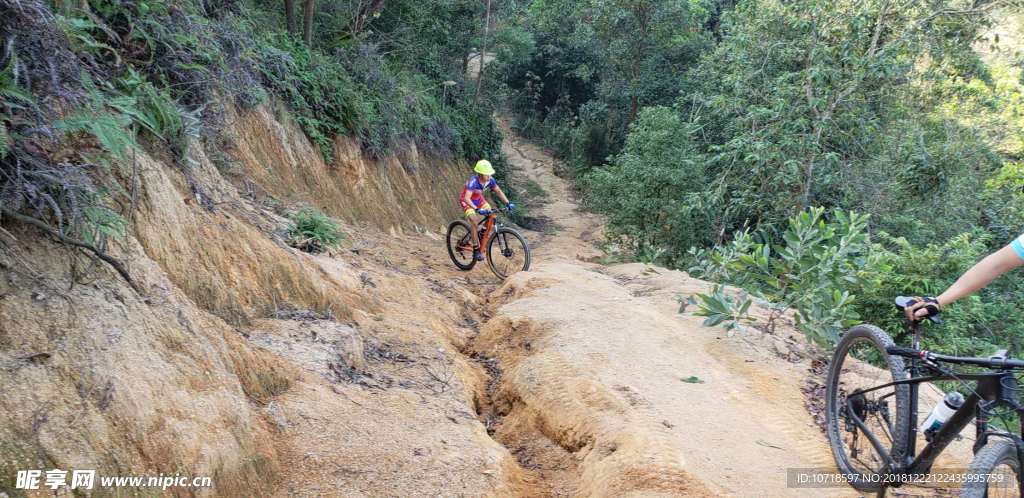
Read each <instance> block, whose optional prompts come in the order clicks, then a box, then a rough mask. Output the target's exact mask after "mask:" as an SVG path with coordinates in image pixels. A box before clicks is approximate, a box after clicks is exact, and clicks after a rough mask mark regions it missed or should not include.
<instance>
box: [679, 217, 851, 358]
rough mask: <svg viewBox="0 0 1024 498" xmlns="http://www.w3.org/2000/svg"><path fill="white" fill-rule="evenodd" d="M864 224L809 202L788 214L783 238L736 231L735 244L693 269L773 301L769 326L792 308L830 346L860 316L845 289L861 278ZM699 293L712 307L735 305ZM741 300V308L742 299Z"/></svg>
mask: <svg viewBox="0 0 1024 498" xmlns="http://www.w3.org/2000/svg"><path fill="white" fill-rule="evenodd" d="M867 224H868V218H867V216H864V215H860V214H857V213H852V212H851V213H846V212H843V211H835V212H833V213H832V215H831V219H829V220H826V219H825V210H824V209H822V208H811V209H808V210H806V211H804V212H802V213H800V214H799V215H797V216H793V217H792V218H790V219H789V226H788V227H787V229H786V231H785V232H784V233H783V234H782V240H783V242H782V243H781V244H779V245H773V244H771V243H757V242H753V241H752V240H751V239H750V238H749V237H748V236H742V237H737V238H736V240H737V241H738V242H735V243H734V244H733V247H731V248H728V247H727V248H725V249H718V250H715V251H714V252H713V253H712V254H710V255H708V256H707V257H708V258H709V259H710V260H711V261H710V262H708V261H705V262H704V264H705V266H703V267H695V268H692V269H691V273H692V274H694V275H696V276H704V274H705V273H711V274H713V275H717V276H721V277H725V278H726V279H727V281H728V282H729V283H732V284H735V285H738V286H740V287H743V288H744V289H747V290H749V291H750V292H751V293H753V294H754V295H756V296H758V297H761V298H763V299H765V300H767V301H768V302H769V303H771V306H770V312H769V316H768V319H767V322H766V323H765V324H764V326H765V328H766V330H768V331H769V332H773V331H774V329H775V326H776V322H777V320H778V319H779V318H780V317H781V316H782V315H783V313H785V312H786V311H788V310H793V311H795V312H796V315H795V316H796V326H797V328H799V329H800V330H802V331H803V332H804V333H805V334H806V335H807V337H808V338H809V339H811V340H812V341H814V342H816V343H818V344H822V345H826V346H828V345H831V344H833V343H834V342H835V340H836V339H837V338H838V337H839V333H840V332H841V331H842V330H843V329H845V328H846V327H847V326H850V325H853V324H854V323H856V321H857V319H858V318H859V316H858V314H857V312H856V311H855V309H854V307H853V306H852V304H853V300H854V295H853V294H851V293H850V292H849V291H848V290H845V289H847V288H848V287H849V286H850V285H851V284H852V283H856V282H858V281H859V279H860V278H861V275H860V273H859V270H860V269H861V268H862V263H863V261H864V258H865V255H866V254H867V253H868V250H869V244H868V236H867V231H866V229H867ZM697 297H699V298H700V299H701V300H702V301H703V302H704V303H716V306H717V308H715V309H718V308H720V309H722V310H728V309H732V308H734V307H735V306H734V305H730V303H728V302H724V301H721V299H718V298H716V295H714V294H713V295H710V296H708V295H703V294H698V296H697ZM732 304H735V303H732ZM740 306H741V308H742V309H744V310H745V306H746V304H741V305H740ZM719 311H720V310H719ZM719 314H721V313H719Z"/></svg>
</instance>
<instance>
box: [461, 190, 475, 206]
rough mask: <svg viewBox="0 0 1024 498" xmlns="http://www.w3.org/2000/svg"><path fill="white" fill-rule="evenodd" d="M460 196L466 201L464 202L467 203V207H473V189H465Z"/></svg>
mask: <svg viewBox="0 0 1024 498" xmlns="http://www.w3.org/2000/svg"><path fill="white" fill-rule="evenodd" d="M462 198H463V200H465V201H466V204H467V205H469V207H473V191H472V190H469V189H466V195H464V196H462Z"/></svg>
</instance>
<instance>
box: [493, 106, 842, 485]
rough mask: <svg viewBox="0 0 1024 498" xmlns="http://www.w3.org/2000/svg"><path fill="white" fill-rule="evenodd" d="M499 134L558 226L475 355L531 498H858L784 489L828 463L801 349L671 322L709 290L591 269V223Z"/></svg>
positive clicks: (549, 169)
mask: <svg viewBox="0 0 1024 498" xmlns="http://www.w3.org/2000/svg"><path fill="white" fill-rule="evenodd" d="M505 134H506V136H507V137H509V138H508V139H507V140H506V144H505V153H506V155H507V156H508V157H509V159H510V161H511V162H512V164H513V166H514V167H516V168H517V169H518V170H519V171H520V172H521V173H523V174H525V175H526V176H527V177H528V178H529V179H531V180H533V181H535V182H537V183H538V184H539V185H540V186H541V187H542V188H544V190H545V191H547V192H548V193H549V194H550V197H551V199H550V201H549V202H548V203H546V205H545V206H543V207H542V208H541V209H540V211H541V213H540V214H542V215H543V216H545V217H547V218H549V219H550V220H551V221H552V222H553V223H554V224H555V225H556V228H555V229H554V230H553V233H552V234H549V235H546V236H544V237H543V238H542V239H541V240H539V241H538V242H537V243H536V244H535V246H536V248H535V251H534V256H535V265H534V266H533V267H532V269H531V271H530V272H527V273H521V274H517V275H514V276H513V277H512V278H510V279H509V280H508V281H507V282H506V283H505V284H504V285H503V286H502V287H500V288H499V289H497V290H496V291H495V292H494V293H493V294H492V296H491V298H490V301H491V303H492V305H493V311H492V316H491V317H490V319H489V320H488V321H487V323H486V324H485V325H484V327H483V328H482V331H481V334H480V336H479V337H478V338H477V339H476V341H475V343H474V348H475V349H476V350H477V351H478V352H479V353H480V354H482V355H486V356H488V357H493V358H495V359H496V360H497V361H498V365H499V367H500V370H501V372H502V373H501V376H500V379H499V381H498V382H496V386H494V388H493V395H492V398H493V399H492V403H493V411H494V415H493V417H494V419H495V420H496V422H494V424H495V426H496V427H497V429H496V430H495V431H494V433H495V434H496V438H497V439H498V440H499V442H502V443H503V444H505V445H506V446H507V447H510V449H511V450H512V451H513V454H514V455H515V456H516V457H517V459H518V460H519V461H520V463H521V464H522V465H523V466H524V468H526V469H533V470H534V471H535V472H537V473H538V474H539V475H541V476H543V479H541V480H542V481H543V482H544V483H545V484H544V485H541V486H540V487H538V488H537V492H538V493H540V494H552V495H562V494H570V495H572V494H579V495H586V496H623V495H637V496H640V495H643V496H651V495H664V496H679V495H690V496H693V495H707V496H712V495H715V496H717V495H721V494H731V495H743V496H790V495H793V496H800V495H802V496H809V495H812V494H813V495H815V496H822V495H838V496H856V495H857V494H856V493H853V492H852V490H849V489H843V488H839V489H831V490H829V489H816V490H798V489H792V488H787V479H786V478H787V473H786V470H787V469H789V468H810V467H831V466H832V459H831V455H830V453H829V450H828V446H827V443H826V440H825V438H824V436H823V435H822V433H821V432H820V431H819V430H818V429H817V428H816V427H815V426H814V425H813V422H812V420H811V417H810V416H809V414H808V413H807V411H806V409H805V408H804V398H803V395H802V393H801V391H800V386H801V384H802V382H803V381H804V379H805V378H806V377H807V375H808V374H807V368H808V366H809V365H808V363H807V362H806V361H796V362H791V361H787V360H786V359H783V358H781V357H780V356H779V352H780V351H781V352H783V353H785V352H786V351H787V350H788V348H790V346H793V347H797V346H798V344H799V343H800V342H801V339H799V338H797V337H795V336H791V334H789V333H785V332H783V333H781V336H759V337H752V336H751V335H750V333H749V332H748V333H745V334H739V335H736V336H732V337H729V336H727V334H726V333H725V331H724V330H722V329H720V328H706V327H703V326H701V319H700V318H699V317H694V316H691V315H689V314H680V313H678V309H679V303H678V301H677V299H678V298H679V297H680V296H682V297H686V296H689V295H691V294H693V293H695V292H704V291H706V290H708V288H709V284H707V283H705V282H703V281H699V280H696V279H692V278H689V277H688V276H687V275H686V274H684V273H681V272H677V271H670V270H666V269H663V268H658V267H652V266H647V265H641V264H628V265H618V266H612V267H606V266H601V265H597V264H594V263H589V262H587V261H589V260H593V258H594V257H595V256H598V255H600V252H599V251H598V250H597V249H596V248H595V242H596V241H598V240H599V237H600V233H601V220H600V218H599V217H597V216H595V215H593V214H588V213H584V212H581V211H580V210H579V208H578V206H577V205H576V204H575V202H574V201H573V199H572V196H571V195H570V189H569V187H568V185H567V183H566V182H565V181H564V180H562V179H560V178H558V177H557V176H555V174H554V170H553V166H554V160H553V159H552V158H551V157H550V156H549V155H548V154H546V153H544V151H543V150H541V149H540V148H539V147H537V146H535V145H533V144H530V143H527V142H524V141H521V140H519V139H517V138H516V137H515V135H514V134H513V133H512V132H511V131H510V130H508V128H507V126H506V127H505ZM531 236H534V234H531Z"/></svg>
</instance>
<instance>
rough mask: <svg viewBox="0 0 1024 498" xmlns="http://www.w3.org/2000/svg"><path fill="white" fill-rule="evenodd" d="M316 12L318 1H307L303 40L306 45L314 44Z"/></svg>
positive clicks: (303, 17)
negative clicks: (314, 16)
mask: <svg viewBox="0 0 1024 498" xmlns="http://www.w3.org/2000/svg"><path fill="white" fill-rule="evenodd" d="M315 11H316V0H306V9H305V11H304V12H303V16H302V39H303V40H305V41H306V45H312V44H313V13H314V12H315Z"/></svg>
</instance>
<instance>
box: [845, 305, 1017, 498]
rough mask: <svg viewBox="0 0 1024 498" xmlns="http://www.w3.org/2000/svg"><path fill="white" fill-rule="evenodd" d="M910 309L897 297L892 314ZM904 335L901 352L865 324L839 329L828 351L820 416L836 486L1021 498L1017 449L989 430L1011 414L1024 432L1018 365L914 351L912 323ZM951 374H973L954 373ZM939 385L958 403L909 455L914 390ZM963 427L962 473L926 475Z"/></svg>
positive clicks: (914, 432)
mask: <svg viewBox="0 0 1024 498" xmlns="http://www.w3.org/2000/svg"><path fill="white" fill-rule="evenodd" d="M914 302H915V301H914V300H913V299H912V298H906V297H898V298H896V306H897V307H899V308H906V307H908V306H910V305H912V304H914ZM932 318H933V321H935V322H937V323H938V322H940V320H938V319H937V318H934V317H932ZM909 328H910V331H911V333H912V334H913V339H912V343H911V347H909V348H907V347H900V346H896V345H895V344H894V343H893V340H892V338H891V337H889V335H888V334H887V333H885V332H884V331H883V330H881V329H879V328H878V327H875V326H872V325H858V326H856V327H854V328H852V329H850V330H848V331H847V332H846V333H844V334H843V336H842V338H841V339H840V341H839V343H838V344H837V345H836V349H835V353H834V355H833V358H832V362H831V364H830V365H829V371H828V381H827V384H826V391H825V392H826V402H825V403H826V404H825V411H826V414H825V415H826V431H827V433H828V439H829V443H830V444H831V446H832V454H833V456H834V457H835V460H836V465H837V466H838V467H839V472H840V473H841V474H842V475H843V476H844V478H843V481H844V482H848V483H849V484H851V485H852V486H853V487H855V488H857V489H858V490H860V491H877V492H878V496H884V495H885V490H886V488H888V487H898V486H900V485H903V484H910V483H918V484H928V483H936V484H943V483H946V484H962V488H961V494H960V496H961V497H971V498H981V497H989V496H1024V493H1022V491H1024V479H1022V477H1021V476H1022V473H1021V472H1020V469H1021V462H1022V461H1024V441H1022V440H1021V438H1020V436H1018V435H1017V434H1013V433H1011V432H1009V431H1007V430H1002V429H999V428H997V427H995V426H994V425H990V423H989V422H990V421H991V420H992V418H993V417H1004V416H1006V415H1007V414H1012V413H1016V414H1017V415H1018V416H1020V420H1021V421H1022V429H1024V407H1022V406H1021V404H1020V402H1019V401H1018V393H1017V371H1019V370H1024V361H1020V360H1014V359H1010V358H1007V354H1006V350H1000V351H998V352H997V353H996V354H995V355H993V356H992V357H989V358H971V357H960V356H947V355H943V354H938V353H934V352H932V351H926V350H921V349H920V347H921V322H919V321H918V322H911V323H910V324H909ZM907 360H909V363H908V362H907ZM953 366H957V367H974V370H973V371H969V372H964V371H962V370H963V368H960V370H961V371H954V369H953V368H952V367H953ZM940 381H954V382H955V383H957V384H958V385H959V386H960V387H961V389H960V390H963V391H965V393H964V394H966V399H965V400H963V404H962V405H961V406H960V407H959V408H957V409H956V411H955V412H953V413H952V415H950V416H949V418H948V419H947V420H946V421H945V423H942V424H941V427H940V428H938V429H937V430H926V431H924V436H925V439H926V441H927V444H926V445H925V446H924V448H922V449H921V451H920V453H918V452H917V451H916V449H917V448H916V446H917V440H918V398H919V394H920V387H921V385H922V384H923V383H929V382H940ZM947 385H948V384H947ZM942 402H943V401H941V400H940V401H939V403H942ZM972 420H974V422H975V440H974V445H973V448H972V450H973V452H974V459H973V461H972V462H971V464H970V467H969V468H968V469H967V471H966V473H958V474H955V475H953V474H947V475H943V476H942V477H941V478H939V479H937V478H936V477H935V476H936V474H932V473H931V470H932V464H933V463H934V462H935V459H936V458H937V457H938V456H939V454H941V453H942V451H943V450H945V449H946V448H947V446H948V445H949V444H950V443H951V442H952V441H954V440H955V439H957V438H959V437H960V433H961V431H962V430H963V429H964V428H965V427H967V425H968V424H969V423H970V422H971V421H972ZM1004 493H1005V494H1004Z"/></svg>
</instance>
